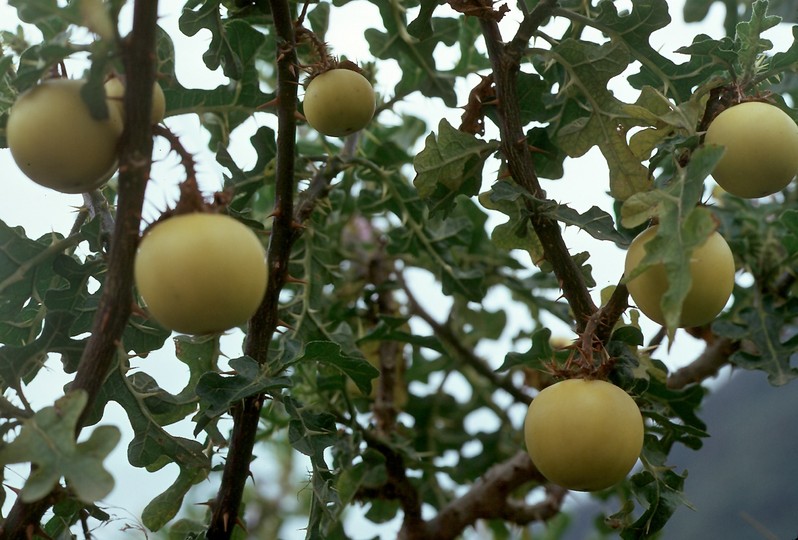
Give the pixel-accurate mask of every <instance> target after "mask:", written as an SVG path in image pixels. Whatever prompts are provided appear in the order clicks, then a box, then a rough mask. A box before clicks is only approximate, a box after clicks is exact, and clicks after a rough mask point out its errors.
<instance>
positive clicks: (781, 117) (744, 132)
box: [704, 101, 798, 199]
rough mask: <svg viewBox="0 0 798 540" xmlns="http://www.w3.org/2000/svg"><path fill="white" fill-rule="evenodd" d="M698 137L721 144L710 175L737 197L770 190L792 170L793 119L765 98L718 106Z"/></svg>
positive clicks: (796, 143)
mask: <svg viewBox="0 0 798 540" xmlns="http://www.w3.org/2000/svg"><path fill="white" fill-rule="evenodd" d="M704 143H705V144H707V145H716V146H723V147H725V148H726V152H725V153H724V154H723V157H722V158H721V159H720V161H719V162H718V164H717V165H716V167H715V170H714V171H713V173H712V177H713V178H714V179H715V181H716V182H717V183H718V185H720V187H722V188H723V189H725V190H726V191H728V192H729V193H731V194H732V195H736V196H738V197H744V198H747V199H754V198H757V197H766V196H768V195H772V194H773V193H776V192H778V191H780V190H782V189H784V188H785V187H787V185H788V184H789V183H790V181H791V180H792V179H793V177H795V175H796V173H798V125H796V123H795V122H794V121H793V119H792V118H790V117H789V116H788V115H787V113H785V112H784V111H782V110H781V109H779V108H778V107H776V106H775V105H771V104H769V103H762V102H758V101H749V102H745V103H740V104H739V105H735V106H733V107H729V108H728V109H726V110H724V111H723V112H721V113H720V114H719V115H718V116H717V117H716V118H715V119H714V120H713V121H712V123H711V124H710V125H709V129H707V134H706V137H705V139H704Z"/></svg>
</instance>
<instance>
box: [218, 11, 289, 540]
mask: <svg viewBox="0 0 798 540" xmlns="http://www.w3.org/2000/svg"><path fill="white" fill-rule="evenodd" d="M270 5H271V10H272V15H273V18H274V27H275V31H276V34H277V39H278V46H277V54H278V56H277V85H278V89H277V100H278V103H279V104H280V106H279V107H278V112H277V120H278V128H277V149H278V151H277V165H276V167H277V168H276V172H275V176H276V188H275V209H274V212H273V216H274V221H273V225H272V232H271V236H270V240H269V249H268V255H267V260H268V266H269V280H268V283H267V286H266V293H265V296H264V299H263V302H262V303H261V305H260V306H259V307H258V310H257V312H256V313H255V315H254V316H253V317H252V319H251V320H250V321H249V325H248V329H247V338H246V341H245V343H244V354H246V355H248V356H249V357H251V358H253V359H254V360H255V361H257V362H258V363H260V364H262V365H263V364H265V363H266V361H267V357H268V352H269V345H270V343H271V340H272V336H273V334H274V332H275V330H276V329H277V327H278V325H279V323H280V321H279V315H278V308H279V305H278V302H279V297H280V291H281V290H282V289H283V286H284V285H285V283H286V281H287V279H288V260H289V258H290V255H291V247H292V246H293V243H294V241H295V240H296V238H297V236H298V229H297V226H296V224H295V222H294V190H295V189H296V185H295V181H294V167H295V162H294V152H295V146H296V143H295V139H296V114H295V113H296V101H297V90H298V86H299V84H298V70H297V56H296V49H295V47H296V40H295V34H294V23H293V20H292V10H291V7H290V6H289V4H288V2H287V1H286V0H271V1H270ZM262 406H263V396H261V395H254V396H250V397H248V398H246V399H244V400H242V401H241V402H239V403H238V404H237V405H235V406H234V407H233V408H232V410H231V414H232V417H233V433H232V435H231V437H230V446H229V449H228V452H227V461H226V462H225V466H224V471H223V473H222V481H221V485H220V486H219V491H218V492H217V494H216V499H215V501H214V502H213V503H212V505H211V511H212V513H211V523H210V526H209V527H208V531H207V537H208V538H209V539H210V540H220V539H224V540H227V539H229V538H230V537H231V536H232V534H233V530H234V529H235V525H236V524H237V523H238V521H239V518H238V516H239V511H240V507H241V500H242V497H243V494H244V487H245V485H246V481H247V478H248V477H249V474H250V472H249V464H250V461H251V460H252V450H253V448H254V446H255V438H256V435H257V432H258V422H259V420H260V411H261V407H262Z"/></svg>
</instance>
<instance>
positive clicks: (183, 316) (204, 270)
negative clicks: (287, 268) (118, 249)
mask: <svg viewBox="0 0 798 540" xmlns="http://www.w3.org/2000/svg"><path fill="white" fill-rule="evenodd" d="M134 276H135V281H136V287H137V288H138V291H139V294H141V297H142V299H143V300H144V303H145V304H146V306H147V309H148V311H149V312H150V315H152V316H153V317H154V318H155V320H157V321H158V322H159V323H160V324H161V325H163V326H164V327H166V328H169V329H171V330H174V331H176V332H183V333H187V334H214V333H219V332H223V331H225V330H228V329H230V328H233V327H235V326H239V325H242V324H244V323H245V322H247V320H249V318H250V317H252V315H253V314H254V313H255V311H256V310H257V308H258V306H259V305H260V303H261V300H262V299H263V295H264V292H265V290H266V281H267V278H268V271H267V266H266V259H265V252H264V249H263V246H262V245H261V242H260V240H259V239H258V237H257V236H256V235H255V233H253V232H252V230H250V229H249V228H248V227H246V226H245V225H243V224H242V223H240V222H238V221H237V220H235V219H233V218H231V217H229V216H226V215H222V214H207V213H194V214H183V215H178V216H174V217H170V218H168V219H166V220H164V221H162V222H160V223H158V224H156V225H155V226H153V227H152V229H150V230H149V231H148V232H147V234H145V235H144V238H143V239H142V240H141V244H140V245H139V248H138V251H137V253H136V260H135V264H134Z"/></svg>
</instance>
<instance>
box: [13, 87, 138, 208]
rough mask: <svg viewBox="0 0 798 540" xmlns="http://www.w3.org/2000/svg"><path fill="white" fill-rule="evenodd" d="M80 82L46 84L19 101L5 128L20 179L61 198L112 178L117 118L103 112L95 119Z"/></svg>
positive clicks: (110, 110)
mask: <svg viewBox="0 0 798 540" xmlns="http://www.w3.org/2000/svg"><path fill="white" fill-rule="evenodd" d="M84 83H85V81H82V80H73V79H49V80H46V81H44V82H42V83H41V84H39V85H37V86H35V87H33V88H31V89H30V90H28V91H27V92H25V93H23V94H22V95H20V96H19V98H18V99H17V101H16V103H14V106H13V107H12V108H11V113H10V116H9V118H8V124H7V126H6V138H7V140H8V147H9V149H10V150H11V155H12V156H13V157H14V161H15V162H16V163H17V165H18V166H19V168H20V169H21V170H22V172H24V173H25V175H26V176H27V177H28V178H30V179H31V180H33V181H34V182H36V183H37V184H40V185H42V186H45V187H48V188H51V189H54V190H56V191H60V192H62V193H84V192H87V191H91V190H92V189H95V188H97V187H99V186H101V185H102V184H103V183H105V182H106V181H107V180H108V178H110V177H111V176H112V175H113V172H114V170H115V169H116V162H117V155H116V153H117V144H118V141H119V135H120V134H121V133H122V118H121V116H120V114H119V111H118V110H117V109H116V107H108V118H107V119H105V120H97V119H95V118H94V117H92V115H91V113H90V112H89V107H88V105H87V104H86V102H85V101H84V100H83V98H82V97H81V94H80V89H81V88H82V87H83V84H84Z"/></svg>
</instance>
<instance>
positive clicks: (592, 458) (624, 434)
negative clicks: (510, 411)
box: [524, 379, 643, 491]
mask: <svg viewBox="0 0 798 540" xmlns="http://www.w3.org/2000/svg"><path fill="white" fill-rule="evenodd" d="M524 438H525V439H526V448H527V451H528V452H529V456H530V457H531V458H532V462H533V463H534V464H535V466H536V467H537V469H538V470H539V471H540V472H541V474H543V476H545V477H546V478H547V479H548V480H549V481H550V482H554V483H555V484H559V485H561V486H562V487H565V488H568V489H572V490H575V491H599V490H602V489H606V488H608V487H611V486H613V485H615V484H617V483H618V482H620V481H621V480H623V479H624V478H625V477H626V475H627V474H629V471H631V470H632V467H634V464H635V463H636V462H637V458H638V457H639V456H640V451H641V450H642V448H643V416H642V415H641V414H640V409H639V408H638V407H637V404H635V402H634V400H633V399H632V398H631V397H630V396H629V394H627V393H626V392H624V391H623V390H621V389H620V388H618V387H617V386H615V385H614V384H610V383H608V382H606V381H599V380H584V379H567V380H564V381H560V382H558V383H556V384H554V385H552V386H549V387H547V388H544V389H543V390H542V391H541V392H540V393H539V394H538V395H537V396H536V397H535V399H534V400H532V403H531V404H530V405H529V410H528V411H527V415H526V421H525V422H524Z"/></svg>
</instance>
